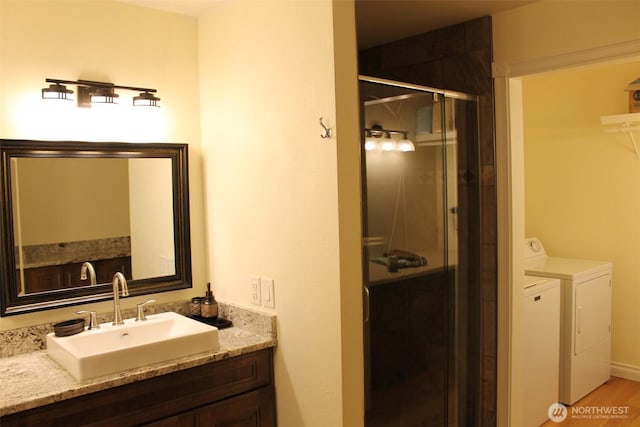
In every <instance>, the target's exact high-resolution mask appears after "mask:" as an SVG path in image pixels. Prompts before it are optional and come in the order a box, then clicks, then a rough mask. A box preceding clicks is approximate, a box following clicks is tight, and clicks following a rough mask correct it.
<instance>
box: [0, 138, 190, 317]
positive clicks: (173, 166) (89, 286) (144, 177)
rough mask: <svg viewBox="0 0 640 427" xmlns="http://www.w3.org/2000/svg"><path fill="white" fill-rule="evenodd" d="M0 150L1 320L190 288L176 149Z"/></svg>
mask: <svg viewBox="0 0 640 427" xmlns="http://www.w3.org/2000/svg"><path fill="white" fill-rule="evenodd" d="M0 143H1V144H2V145H1V148H2V150H1V151H2V168H3V170H2V175H3V178H5V179H4V180H3V205H4V206H3V207H2V225H3V239H2V243H3V244H2V248H3V254H2V255H3V256H2V259H3V261H6V263H3V264H4V265H6V266H7V267H4V265H3V271H2V273H3V279H6V280H3V283H7V284H8V285H7V286H3V288H4V289H3V290H2V291H3V292H2V295H3V299H2V315H7V314H17V313H19V312H25V311H32V310H33V309H43V308H53V307H57V306H60V305H69V304H72V303H81V302H89V301H96V300H100V299H108V298H109V296H110V292H109V290H110V286H111V281H112V278H113V275H114V274H115V273H116V272H122V273H123V274H124V275H125V277H126V278H127V280H128V281H129V283H130V291H132V295H136V294H144V293H150V292H159V291H163V290H171V289H180V288H184V287H190V286H191V283H190V280H191V270H190V251H189V227H188V192H187V175H186V174H187V168H186V149H187V148H186V145H183V144H124V143H117V144H116V143H57V142H40V141H8V140H0ZM45 147H46V148H45ZM7 178H8V179H7ZM5 231H7V233H5ZM11 266H13V268H12V267H11Z"/></svg>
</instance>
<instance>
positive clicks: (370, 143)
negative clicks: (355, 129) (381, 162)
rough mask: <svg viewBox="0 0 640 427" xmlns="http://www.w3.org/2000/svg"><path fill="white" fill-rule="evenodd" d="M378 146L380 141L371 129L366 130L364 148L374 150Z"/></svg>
mask: <svg viewBox="0 0 640 427" xmlns="http://www.w3.org/2000/svg"><path fill="white" fill-rule="evenodd" d="M377 148H378V141H377V140H376V138H374V136H373V135H372V134H371V131H370V130H367V131H366V132H365V138H364V149H365V150H367V151H372V150H375V149H377Z"/></svg>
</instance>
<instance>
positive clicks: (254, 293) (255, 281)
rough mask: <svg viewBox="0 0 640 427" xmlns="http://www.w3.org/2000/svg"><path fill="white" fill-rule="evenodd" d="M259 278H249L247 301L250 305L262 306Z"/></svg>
mask: <svg viewBox="0 0 640 427" xmlns="http://www.w3.org/2000/svg"><path fill="white" fill-rule="evenodd" d="M260 291H261V289H260V276H249V301H251V304H255V305H260V304H262V297H261V292H260Z"/></svg>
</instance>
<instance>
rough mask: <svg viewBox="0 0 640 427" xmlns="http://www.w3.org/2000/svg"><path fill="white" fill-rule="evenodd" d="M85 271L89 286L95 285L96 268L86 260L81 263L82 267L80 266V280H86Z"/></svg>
mask: <svg viewBox="0 0 640 427" xmlns="http://www.w3.org/2000/svg"><path fill="white" fill-rule="evenodd" d="M87 271H88V272H89V284H90V285H91V286H95V284H96V270H95V269H94V268H93V265H92V264H91V263H90V262H88V261H87V262H84V263H82V268H80V280H87Z"/></svg>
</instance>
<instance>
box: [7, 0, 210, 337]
mask: <svg viewBox="0 0 640 427" xmlns="http://www.w3.org/2000/svg"><path fill="white" fill-rule="evenodd" d="M197 37H198V31H197V20H196V19H194V18H189V17H185V16H181V15H176V14H171V13H165V12H158V11H154V10H151V9H147V8H141V7H135V6H130V5H126V4H122V3H117V2H101V1H91V2H86V1H46V2H42V1H11V0H10V1H6V0H3V1H0V60H1V63H0V138H17V139H51V140H60V139H71V140H87V141H96V140H98V141H100V140H102V141H103V140H107V141H113V140H116V141H154V142H181V143H189V154H190V156H189V157H190V159H189V160H190V163H189V175H190V187H191V236H192V256H193V262H192V267H193V279H194V285H195V286H196V288H195V289H192V290H191V289H190V290H184V291H176V292H167V293H162V294H157V295H154V298H155V299H157V300H158V301H172V300H177V299H186V298H190V297H191V296H194V295H199V294H202V293H203V289H202V285H203V284H204V283H205V282H206V277H205V274H206V272H205V261H204V260H205V244H204V237H203V236H204V228H203V207H202V196H201V194H202V178H201V176H202V166H201V158H200V154H199V153H200V150H199V142H200V132H199V106H198V101H199V96H198V48H197V46H198V39H197ZM47 77H49V78H60V79H69V80H75V79H89V80H91V79H93V80H102V81H109V82H113V83H116V84H122V85H131V86H144V87H153V88H156V89H158V94H159V96H160V97H161V98H162V101H161V103H162V107H161V108H160V109H158V110H156V111H154V112H152V113H150V114H149V111H148V110H147V112H146V113H145V112H144V111H139V110H133V108H132V107H129V104H130V102H131V96H132V95H135V94H136V93H134V92H127V91H122V92H120V95H121V98H120V99H121V100H120V102H121V104H120V105H119V106H118V107H119V108H116V109H115V112H112V113H108V112H105V111H104V110H99V109H78V108H76V107H75V104H74V103H68V105H66V108H59V107H57V106H54V105H51V104H49V103H46V102H44V101H42V100H41V99H40V89H41V88H42V87H45V86H46V84H45V78H47ZM71 89H73V90H76V89H75V87H71ZM147 298H148V296H142V297H136V298H132V299H131V300H129V299H125V300H123V301H122V304H123V307H133V306H134V305H135V304H136V303H137V302H141V301H143V300H144V299H147ZM111 306H112V303H111V302H104V303H100V304H92V305H91V306H90V307H87V309H92V310H98V311H100V312H107V311H109V310H110V309H111ZM71 311H73V309H68V308H67V309H60V310H49V311H43V312H39V313H33V314H26V315H20V316H10V317H3V318H2V319H0V328H1V329H11V328H15V327H19V326H26V325H31V324H39V323H44V322H54V321H60V320H64V319H67V318H68V317H69V313H70V312H71Z"/></svg>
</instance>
